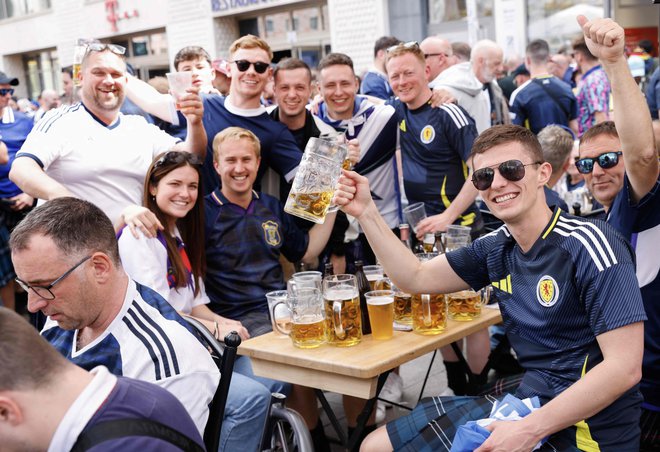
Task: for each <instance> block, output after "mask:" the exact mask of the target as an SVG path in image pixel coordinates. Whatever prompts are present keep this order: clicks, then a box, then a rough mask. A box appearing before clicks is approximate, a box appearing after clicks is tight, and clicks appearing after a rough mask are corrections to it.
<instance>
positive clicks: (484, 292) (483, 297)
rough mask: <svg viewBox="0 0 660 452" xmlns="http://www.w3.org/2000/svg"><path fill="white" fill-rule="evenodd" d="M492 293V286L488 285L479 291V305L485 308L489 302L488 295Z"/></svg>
mask: <svg viewBox="0 0 660 452" xmlns="http://www.w3.org/2000/svg"><path fill="white" fill-rule="evenodd" d="M492 291H493V286H491V285H488V286H486V287H484V288H483V289H481V305H482V306H486V305H487V304H488V302H489V301H490V294H491V293H492Z"/></svg>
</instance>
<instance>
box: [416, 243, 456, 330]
mask: <svg viewBox="0 0 660 452" xmlns="http://www.w3.org/2000/svg"><path fill="white" fill-rule="evenodd" d="M437 255H438V254H437V253H420V254H416V256H417V258H418V259H419V260H420V261H422V262H425V261H428V260H431V259H433V258H434V257H436V256H437ZM411 311H412V327H413V331H414V332H415V333H417V334H424V335H433V334H440V333H442V332H443V331H444V330H445V328H446V327H447V299H446V298H445V296H444V295H443V294H413V295H412V300H411Z"/></svg>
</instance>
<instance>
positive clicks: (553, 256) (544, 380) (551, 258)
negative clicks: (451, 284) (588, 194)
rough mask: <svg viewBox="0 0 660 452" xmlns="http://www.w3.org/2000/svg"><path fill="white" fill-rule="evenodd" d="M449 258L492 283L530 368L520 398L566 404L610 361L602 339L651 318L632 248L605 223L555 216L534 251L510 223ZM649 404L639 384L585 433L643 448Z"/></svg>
mask: <svg viewBox="0 0 660 452" xmlns="http://www.w3.org/2000/svg"><path fill="white" fill-rule="evenodd" d="M447 259H448V260H449V263H450V265H451V266H452V268H453V269H454V271H455V272H456V273H457V274H458V275H459V276H460V277H461V278H462V279H463V280H464V281H466V282H467V283H468V284H470V286H472V287H474V288H481V287H483V286H486V285H488V284H492V286H493V288H494V293H495V295H496V296H497V299H498V301H499V305H500V309H501V311H502V317H503V319H504V327H505V329H506V333H507V337H508V338H509V340H510V342H511V345H512V346H513V348H514V350H515V351H516V354H517V356H518V359H519V361H520V363H521V365H522V366H523V367H525V369H526V370H527V372H526V374H525V376H524V378H523V381H522V383H521V384H520V386H519V388H518V391H517V393H516V396H518V397H519V398H526V397H532V396H539V397H540V398H541V400H542V401H543V403H545V402H547V401H549V400H550V399H552V398H554V397H556V396H557V395H559V394H560V393H561V392H563V391H564V390H565V389H566V388H568V387H569V386H571V385H572V384H573V383H575V382H576V381H577V380H579V379H580V378H581V377H582V376H583V375H584V373H586V372H587V371H589V370H590V369H592V368H593V367H594V366H596V365H597V364H599V363H600V362H602V360H603V356H602V352H601V350H600V347H599V346H598V342H597V340H596V338H597V337H598V336H599V335H600V334H603V333H606V332H608V331H611V330H614V329H617V328H620V327H623V326H625V325H629V324H632V323H636V322H641V321H644V320H646V315H645V313H644V308H643V306H642V298H641V295H640V291H639V288H638V287H637V278H636V277H635V265H634V257H633V252H632V249H631V247H630V245H629V244H628V242H627V241H625V240H624V239H623V237H621V235H619V234H618V233H616V231H615V230H614V229H613V228H611V227H610V226H609V225H607V224H606V223H604V222H602V221H599V220H584V219H582V218H579V217H574V216H571V215H568V214H566V213H564V212H563V211H562V210H560V209H555V211H554V214H553V216H552V218H551V220H550V222H549V224H548V225H547V226H546V229H545V230H544V232H543V233H542V235H541V237H540V238H539V239H538V240H537V241H536V243H535V244H534V245H533V246H532V248H531V249H530V250H529V251H527V252H526V253H523V252H522V251H521V249H520V248H519V247H518V245H517V244H516V242H515V240H514V238H513V237H512V236H511V234H510V233H509V231H508V229H507V228H506V226H502V227H501V228H500V229H498V230H497V231H495V232H493V233H491V234H488V235H487V236H484V237H483V238H481V239H479V240H477V241H475V242H474V243H473V244H472V245H471V246H470V247H466V248H462V249H460V250H458V251H456V252H453V253H449V254H448V255H447ZM640 403H641V395H640V393H639V390H638V386H635V387H633V388H632V389H630V390H629V391H627V392H626V393H625V394H624V395H622V396H621V397H620V398H619V399H617V400H616V401H614V402H613V403H612V404H611V405H610V406H609V407H607V408H605V409H604V410H602V411H601V412H600V413H598V414H596V415H595V416H593V417H591V418H589V419H587V420H586V423H585V424H584V426H583V427H578V430H580V428H582V434H585V429H586V431H587V432H588V433H589V434H590V435H591V438H592V439H593V440H594V441H596V442H598V443H599V444H600V446H601V447H602V446H603V445H610V446H612V445H614V444H618V445H629V444H631V441H632V442H634V441H637V444H639V443H638V441H639V430H638V423H639V408H640ZM635 438H636V439H635ZM593 450H597V449H593ZM610 450H623V449H610ZM626 450H628V449H626Z"/></svg>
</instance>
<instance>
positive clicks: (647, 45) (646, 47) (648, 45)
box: [637, 39, 653, 53]
mask: <svg viewBox="0 0 660 452" xmlns="http://www.w3.org/2000/svg"><path fill="white" fill-rule="evenodd" d="M637 45H638V46H639V47H641V49H642V50H643V51H644V52H646V53H653V43H652V42H651V41H649V40H648V39H642V40H640V41H639V42H638V43H637Z"/></svg>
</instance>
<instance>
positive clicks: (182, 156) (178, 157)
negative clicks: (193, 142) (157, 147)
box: [154, 151, 202, 169]
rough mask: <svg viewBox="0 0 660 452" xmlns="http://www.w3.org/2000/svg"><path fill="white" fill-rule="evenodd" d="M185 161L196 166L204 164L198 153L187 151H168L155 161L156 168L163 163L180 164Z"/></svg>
mask: <svg viewBox="0 0 660 452" xmlns="http://www.w3.org/2000/svg"><path fill="white" fill-rule="evenodd" d="M183 162H187V163H189V164H191V165H195V166H201V165H202V160H201V159H200V158H199V157H198V156H197V155H196V154H192V153H190V152H185V151H167V152H166V153H164V154H163V155H161V156H160V158H159V159H158V160H156V163H154V169H156V168H158V167H161V166H163V165H178V164H180V163H183Z"/></svg>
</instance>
